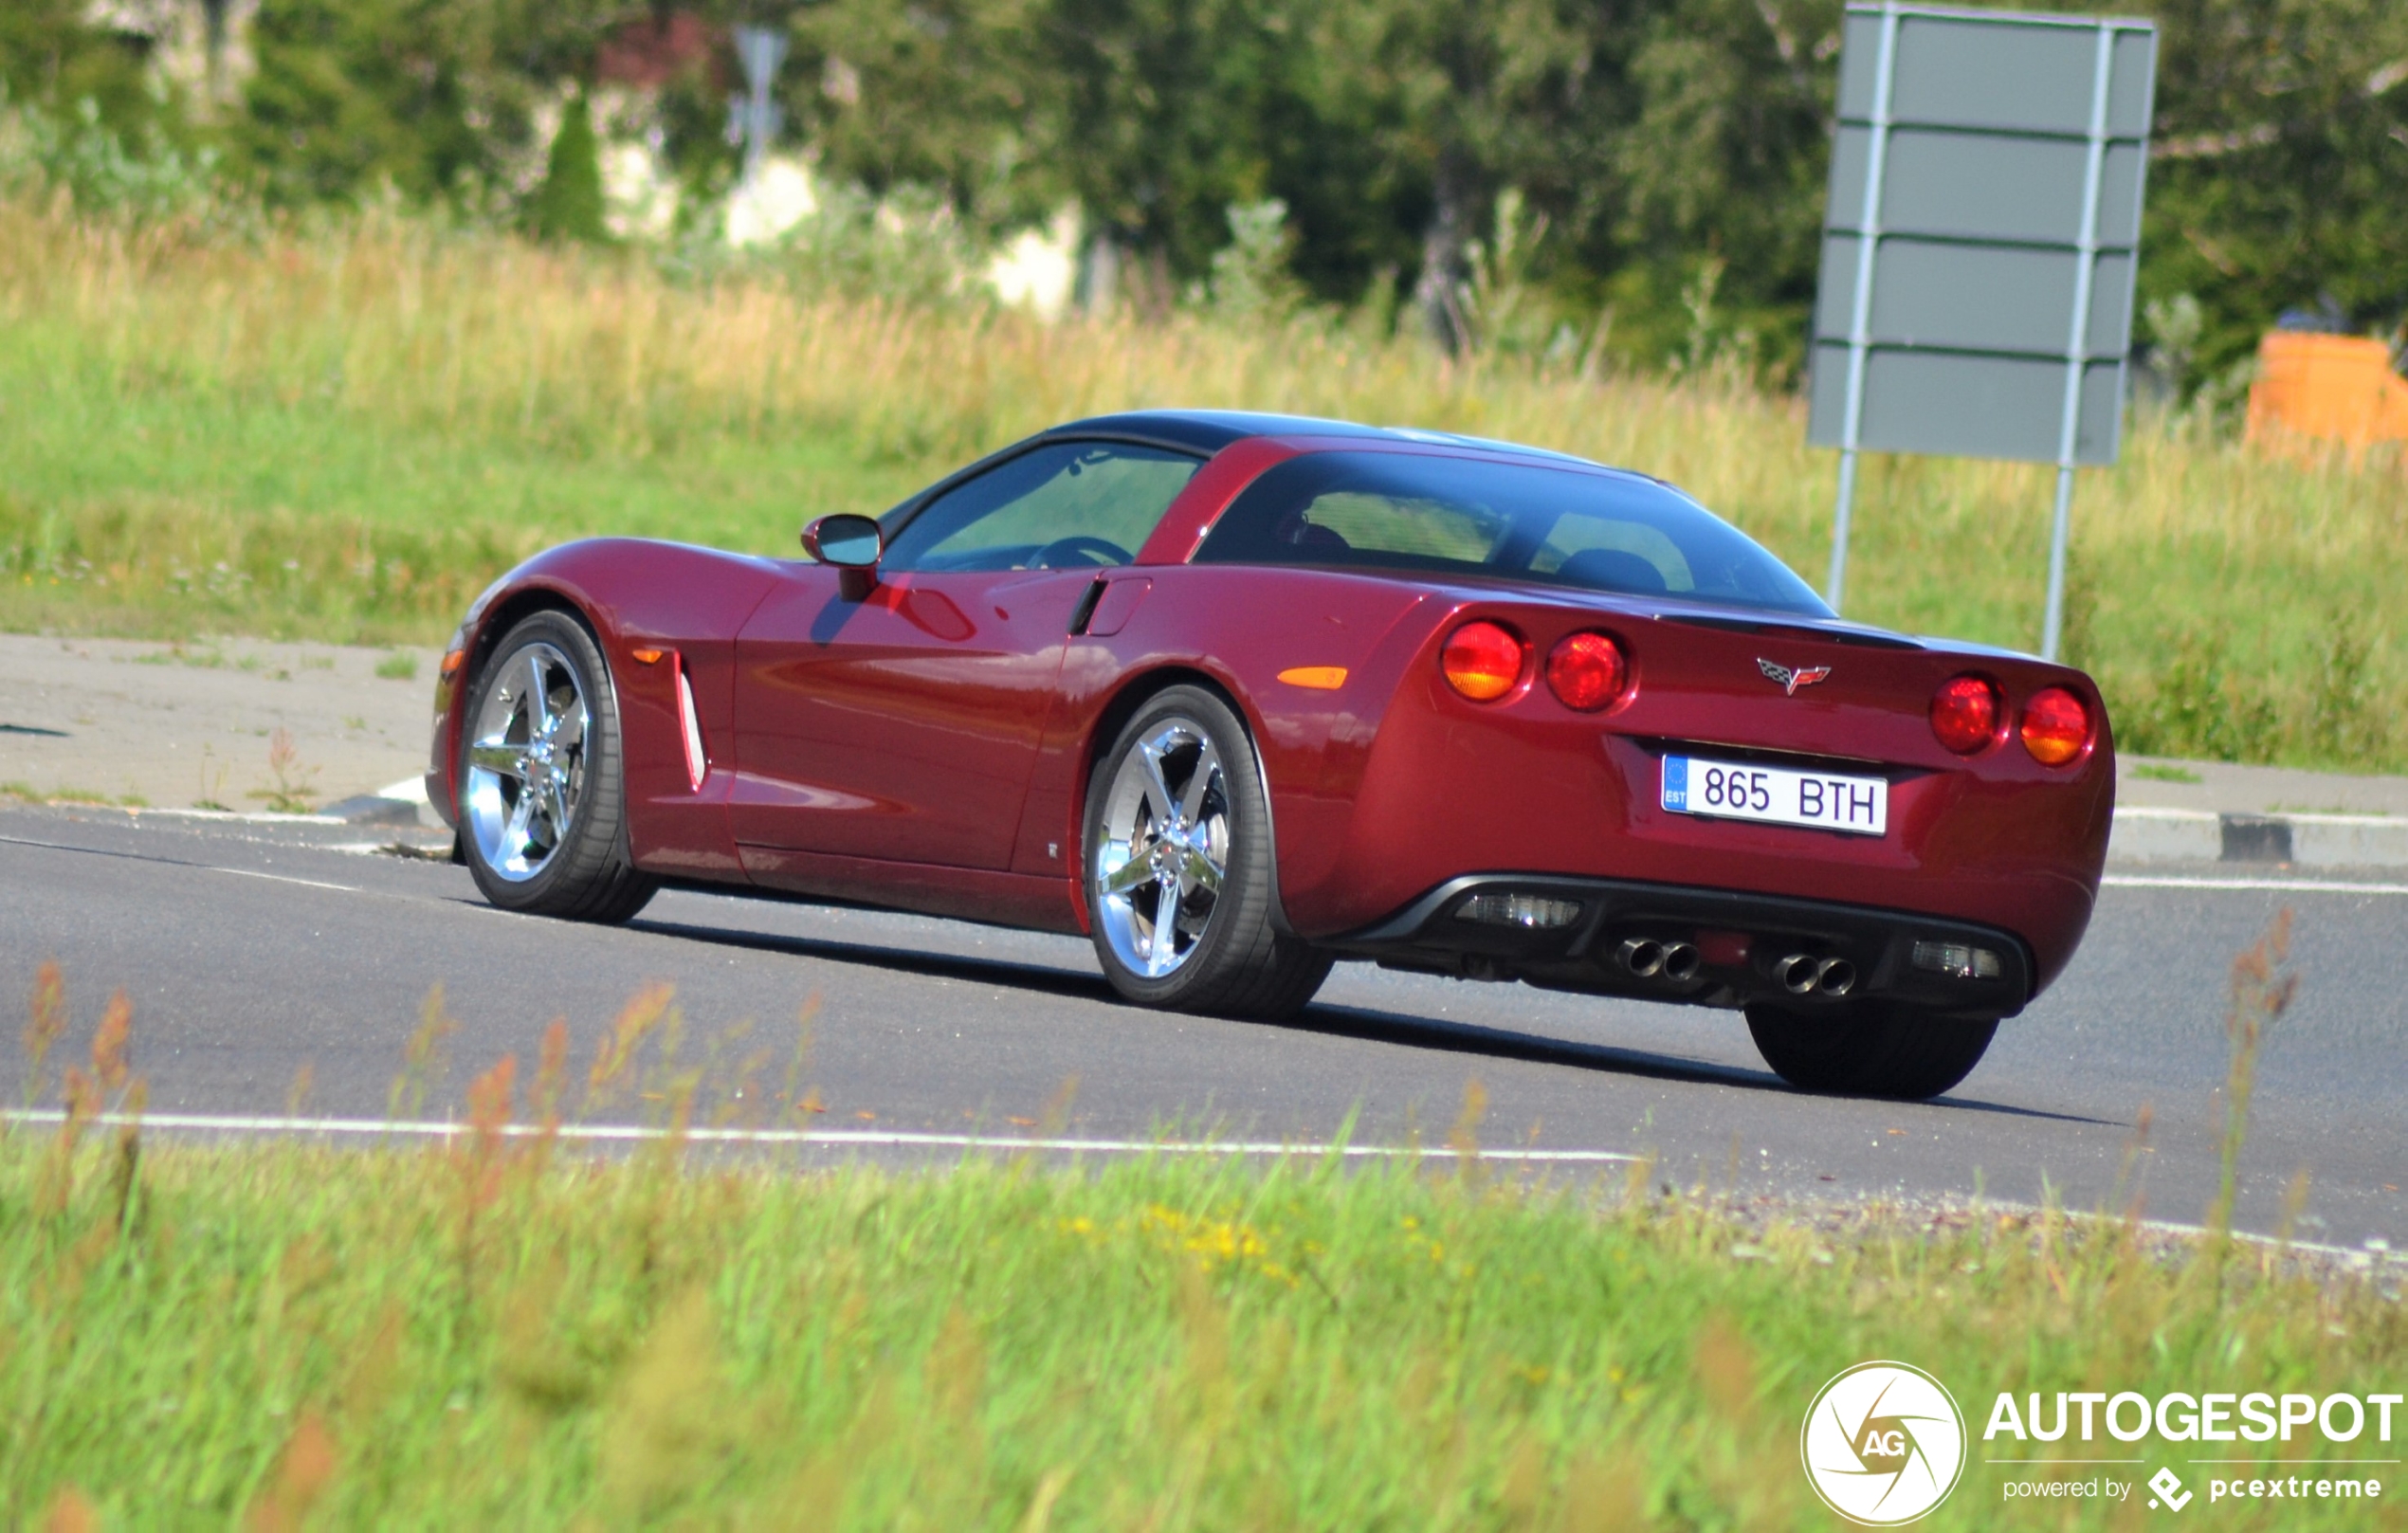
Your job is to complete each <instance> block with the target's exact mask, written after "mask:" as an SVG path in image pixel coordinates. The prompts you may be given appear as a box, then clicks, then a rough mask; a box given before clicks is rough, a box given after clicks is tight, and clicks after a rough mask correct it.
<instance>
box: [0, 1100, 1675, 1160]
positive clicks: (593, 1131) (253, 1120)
mask: <svg viewBox="0 0 2408 1533" xmlns="http://www.w3.org/2000/svg"><path fill="white" fill-rule="evenodd" d="M65 1121H66V1114H65V1113H64V1111H62V1110H61V1109H59V1108H56V1107H35V1108H29V1109H28V1108H9V1109H7V1110H5V1111H0V1122H9V1123H28V1124H33V1123H43V1124H48V1123H61V1122H65ZM86 1122H90V1123H91V1124H93V1125H94V1126H95V1127H105V1128H117V1127H123V1126H127V1125H137V1126H139V1127H143V1128H155V1129H183V1130H189V1131H192V1132H198V1133H212V1134H294V1135H307V1134H324V1135H346V1136H353V1137H358V1138H374V1137H377V1136H380V1135H388V1134H390V1135H395V1136H399V1137H402V1138H413V1139H457V1138H459V1137H461V1136H463V1135H465V1134H468V1133H471V1132H472V1131H473V1129H472V1125H470V1124H467V1123H460V1122H430V1121H428V1120H423V1119H421V1120H402V1121H398V1122H382V1121H380V1120H377V1119H372V1118H279V1117H243V1116H239V1115H228V1116H220V1115H216V1114H210V1113H173V1112H146V1113H142V1114H139V1115H136V1114H130V1113H102V1114H100V1116H98V1117H95V1118H91V1119H87V1120H86ZM545 1132H546V1131H545V1130H544V1129H543V1128H542V1127H541V1126H540V1125H538V1124H535V1123H505V1124H503V1125H502V1130H501V1133H502V1137H503V1138H505V1139H514V1140H521V1139H539V1138H541V1137H542V1136H543V1135H544V1133H545ZM551 1132H552V1133H554V1134H555V1136H556V1137H557V1138H559V1139H562V1140H567V1141H577V1142H587V1143H615V1144H629V1143H646V1142H651V1141H660V1140H666V1139H670V1138H676V1139H682V1140H684V1141H688V1142H691V1143H695V1144H761V1145H776V1144H799V1145H827V1146H830V1147H836V1148H844V1149H924V1150H1056V1151H1065V1152H1068V1153H1073V1154H1086V1155H1223V1156H1231V1155H1292V1156H1312V1157H1316V1158H1318V1157H1323V1156H1331V1155H1336V1156H1342V1157H1344V1158H1346V1159H1445V1158H1446V1157H1448V1156H1450V1155H1452V1154H1454V1153H1455V1152H1454V1151H1453V1150H1450V1149H1449V1148H1447V1147H1445V1146H1443V1145H1441V1146H1436V1147H1432V1148H1414V1147H1413V1146H1405V1145H1385V1144H1309V1143H1306V1144H1289V1143H1282V1142H1279V1141H1273V1140H1200V1141H1188V1140H1088V1139H1038V1138H1029V1139H1020V1138H1016V1137H1012V1136H1006V1135H1000V1134H915V1133H908V1132H904V1131H903V1130H877V1129H860V1128H828V1129H817V1128H688V1129H685V1130H684V1131H683V1132H678V1133H674V1134H673V1133H672V1131H671V1130H668V1129H666V1128H655V1127H652V1126H650V1125H648V1124H644V1123H563V1124H561V1125H560V1126H559V1127H558V1128H557V1129H555V1130H552V1131H551ZM1480 1159H1483V1160H1509V1161H1531V1162H1555V1163H1567V1164H1580V1165H1607V1164H1621V1165H1627V1164H1631V1163H1633V1162H1635V1161H1637V1160H1639V1159H1643V1158H1642V1157H1640V1156H1635V1155H1625V1154H1623V1153H1621V1152H1620V1151H1618V1150H1535V1149H1521V1150H1508V1149H1498V1150H1491V1149H1485V1148H1484V1149H1483V1150H1481V1151H1480Z"/></svg>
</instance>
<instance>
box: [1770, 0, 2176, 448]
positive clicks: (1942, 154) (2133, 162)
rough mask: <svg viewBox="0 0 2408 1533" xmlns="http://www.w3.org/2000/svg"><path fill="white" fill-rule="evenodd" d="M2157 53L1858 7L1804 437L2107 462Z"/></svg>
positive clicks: (2137, 44)
mask: <svg viewBox="0 0 2408 1533" xmlns="http://www.w3.org/2000/svg"><path fill="white" fill-rule="evenodd" d="M2156 52H2157V36H2156V32H2155V30H2154V28H2153V27H2151V25H2150V24H2149V23H2147V22H2144V21H2125V20H2116V19H2106V20H2102V19H2098V18H2093V17H2082V16H2064V15H2023V14H2017V13H2014V12H2006V11H1951V10H1939V9H1918V8H1908V7H1903V6H1901V7H1890V8H1886V9H1885V8H1874V7H1851V8H1850V9H1849V12H1848V19H1847V30H1846V34H1845V45H1844V47H1843V51H1842V53H1841V57H1840V87H1839V107H1840V111H1839V117H1840V120H1839V125H1838V132H1837V135H1836V137H1835V138H1834V140H1833V149H1832V167H1831V185H1830V203H1829V206H1828V209H1827V210H1826V213H1825V216H1824V236H1823V264H1822V283H1821V289H1820V291H1819V293H1818V294H1817V296H1816V301H1815V345H1814V349H1813V353H1812V356H1811V366H1812V369H1813V377H1812V391H1811V392H1812V400H1813V407H1812V411H1811V412H1810V415H1809V420H1808V426H1807V440H1808V441H1809V442H1811V443H1814V444H1815V445H1817V446H1821V447H1867V448H1874V449H1878V450H1884V451H1893V452H1932V453H1949V454H1959V455H1964V456H1974V457H1985V458H2013V459H2029V460H2033V461H2037V462H2043V463H2053V462H2058V461H2061V458H2062V457H2063V455H2064V454H2065V451H2066V449H2067V447H2071V461H2073V462H2077V463H2086V464H2104V463H2112V462H2113V461H2114V460H2115V456H2116V451H2117V447H2118V446H2119V442H2118V437H2119V433H2120V429H2121V424H2122V400H2123V394H2124V358H2125V354H2126V353H2127V352H2128V351H2129V350H2130V349H2131V328H2132V326H2131V320H2132V282H2133V276H2134V271H2135V267H2136V265H2137V263H2136V261H2135V253H2136V250H2137V247H2138V246H2139V243H2140V235H2141V227H2140V226H2141V198H2142V191H2143V185H2142V182H2143V170H2144V168H2145V164H2146V159H2147V140H2148V133H2149V118H2150V109H2151V108H2150V103H2151V100H2152V96H2153V92H2154V82H2153V73H2154V70H2155V67H2156ZM1876 165H1878V166H1879V167H1880V172H1879V174H1880V182H1879V185H1878V186H1873V185H1871V184H1870V182H1871V179H1872V176H1873V174H1874V169H1873V168H1874V167H1875V166H1876ZM1869 245H1870V260H1868V259H1866V254H1867V247H1868V246H1869ZM2086 271H2087V274H2088V277H2089V281H2088V282H2087V283H2086V282H2084V281H2083V280H2082V278H2083V277H2084V275H2085V273H2086ZM2077 380H2078V381H2077ZM2077 387H2078V390H2079V393H2078V396H2077V397H2076V398H2075V399H2074V400H2073V401H2072V411H2071V415H2070V416H2069V412H2068V408H2067V407H2068V397H2067V396H2068V392H2069V390H2070V389H2072V388H2077ZM1852 392H1853V394H1854V397H1853V405H1854V409H1853V410H1851V408H1850V406H1851V402H1852V399H1851V395H1852ZM2069 425H2071V426H2072V427H2073V431H2072V438H2071V442H2069V441H2068V439H2067V429H2068V427H2069Z"/></svg>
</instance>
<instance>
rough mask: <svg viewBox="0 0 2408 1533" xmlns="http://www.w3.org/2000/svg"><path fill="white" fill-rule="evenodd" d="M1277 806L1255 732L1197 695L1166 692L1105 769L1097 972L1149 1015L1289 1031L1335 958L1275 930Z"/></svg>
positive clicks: (1095, 824) (1092, 828)
mask: <svg viewBox="0 0 2408 1533" xmlns="http://www.w3.org/2000/svg"><path fill="white" fill-rule="evenodd" d="M1270 830H1271V828H1270V801H1269V798H1268V794H1266V793H1265V791H1264V787H1263V771H1262V766H1261V763H1260V762H1259V761H1258V760H1257V759H1256V757H1255V755H1254V742H1253V740H1252V739H1250V737H1249V736H1248V735H1247V733H1246V726H1245V724H1244V723H1243V722H1242V721H1240V720H1239V719H1238V717H1237V715H1236V713H1235V712H1234V711H1232V710H1231V707H1230V706H1229V704H1228V703H1223V702H1222V701H1221V700H1220V699H1219V698H1217V697H1215V696H1213V694H1212V693H1210V692H1208V691H1205V690H1204V689H1203V688H1201V687H1195V686H1174V687H1169V688H1166V689H1164V690H1163V691H1162V692H1161V693H1159V694H1158V695H1157V696H1155V697H1154V698H1152V699H1151V700H1149V701H1148V702H1147V703H1145V704H1144V706H1142V707H1140V709H1138V711H1137V716H1136V717H1135V718H1133V719H1131V720H1130V721H1129V722H1128V725H1127V727H1126V728H1124V729H1122V731H1121V734H1120V738H1119V739H1115V740H1114V741H1113V742H1112V744H1111V747H1110V748H1109V749H1108V750H1106V751H1104V753H1103V755H1102V756H1100V757H1097V760H1096V767H1095V774H1094V776H1092V777H1091V778H1090V779H1089V780H1088V783H1087V803H1086V826H1085V837H1084V840H1083V843H1082V846H1081V857H1080V869H1081V885H1082V886H1083V887H1084V888H1085V892H1086V900H1087V914H1088V925H1089V928H1090V930H1091V931H1092V932H1093V934H1094V938H1095V953H1096V958H1097V959H1098V960H1099V961H1100V962H1101V963H1102V964H1103V965H1104V977H1105V978H1107V979H1109V980H1110V981H1111V982H1112V988H1113V989H1115V990H1117V991H1119V992H1120V993H1121V995H1123V996H1125V997H1126V998H1127V999H1129V1000H1132V1001H1135V1002H1136V1003H1138V1004H1139V1005H1140V1006H1152V1007H1158V1008H1161V1009H1163V1010H1166V1011H1177V1012H1203V1013H1213V1014H1216V1015H1221V1016H1244V1017H1259V1018H1264V1019H1267V1020H1278V1019H1281V1018H1285V1017H1289V1016H1293V1015H1295V1014H1296V1013H1298V1012H1301V1011H1303V1010H1304V1007H1305V1005H1306V1004H1307V1003H1308V1002H1310V1001H1311V1000H1312V998H1313V994H1314V992H1316V991H1318V990H1320V989H1321V985H1322V981H1323V979H1325V978H1327V977H1328V976H1329V969H1330V964H1331V963H1332V962H1333V961H1334V959H1333V958H1332V956H1331V955H1329V954H1327V953H1323V952H1322V951H1320V950H1318V949H1316V948H1314V947H1313V946H1312V945H1311V944H1309V943H1307V942H1304V941H1302V940H1299V939H1297V938H1293V937H1283V936H1281V935H1280V934H1279V933H1278V932H1277V931H1275V930H1273V929H1272V926H1271V912H1272V907H1273V904H1274V903H1275V902H1276V894H1275V889H1276V883H1275V879H1274V869H1273V862H1272V855H1273V854H1272V849H1271V833H1270Z"/></svg>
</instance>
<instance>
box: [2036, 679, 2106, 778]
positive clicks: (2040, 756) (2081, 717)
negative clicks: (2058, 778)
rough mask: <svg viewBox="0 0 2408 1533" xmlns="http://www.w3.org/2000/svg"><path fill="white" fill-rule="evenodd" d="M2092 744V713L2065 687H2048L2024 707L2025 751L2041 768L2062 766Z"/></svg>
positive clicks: (2042, 689) (2037, 693)
mask: <svg viewBox="0 0 2408 1533" xmlns="http://www.w3.org/2000/svg"><path fill="white" fill-rule="evenodd" d="M2089 743H2090V710H2089V707H2088V706H2086V705H2085V704H2084V703H2083V702H2082V700H2081V699H2080V698H2078V697H2075V696H2074V695H2073V694H2072V693H2071V692H2069V691H2067V690H2066V689H2065V688H2064V687H2062V686H2045V687H2042V688H2041V689H2040V690H2039V691H2037V692H2034V693H2033V694H2032V701H2031V702H2029V703H2025V704H2024V705H2023V748H2024V749H2025V750H2027V751H2030V752H2031V753H2032V758H2033V759H2034V760H2035V761H2037V762H2039V763H2040V764H2041V765H2042V766H2063V765H2065V764H2066V763H2067V762H2068V761H2071V760H2072V759H2073V758H2074V757H2077V756H2080V755H2081V754H2082V752H2083V750H2084V749H2085V748H2086V747H2087V746H2089Z"/></svg>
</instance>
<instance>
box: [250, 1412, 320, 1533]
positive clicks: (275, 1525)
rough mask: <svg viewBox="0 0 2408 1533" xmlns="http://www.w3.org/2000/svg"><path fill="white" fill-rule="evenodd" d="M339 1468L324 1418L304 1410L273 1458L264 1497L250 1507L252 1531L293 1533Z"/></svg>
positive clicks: (304, 1522) (306, 1521)
mask: <svg viewBox="0 0 2408 1533" xmlns="http://www.w3.org/2000/svg"><path fill="white" fill-rule="evenodd" d="M339 1468H340V1463H339V1460H338V1459H337V1454H336V1451H335V1436H334V1433H330V1432H328V1431H327V1430H326V1422H325V1420H324V1418H323V1417H321V1416H319V1414H318V1413H317V1412H315V1411H309V1412H304V1413H303V1414H302V1415H301V1421H300V1423H299V1424H298V1425H296V1426H295V1427H294V1428H293V1435H292V1439H291V1440H290V1441H289V1442H287V1443H285V1445H284V1451H283V1454H282V1455H280V1457H279V1458H278V1460H277V1464H276V1478H275V1480H274V1481H273V1483H272V1484H271V1485H270V1486H269V1487H268V1491H267V1494H266V1496H265V1497H264V1498H263V1499H262V1500H261V1501H260V1502H259V1503H258V1504H257V1505H255V1506H253V1507H252V1508H251V1517H250V1525H251V1529H252V1533H293V1530H296V1529H299V1528H301V1527H302V1526H305V1525H306V1524H307V1523H308V1521H309V1514H310V1511H311V1509H312V1508H313V1507H315V1506H317V1505H318V1503H319V1501H320V1500H321V1499H322V1498H323V1497H324V1496H325V1494H326V1491H327V1488H328V1487H331V1486H332V1485H333V1484H334V1483H335V1475H336V1472H337V1469H339Z"/></svg>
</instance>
